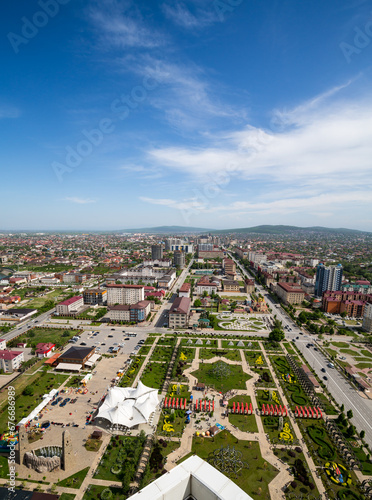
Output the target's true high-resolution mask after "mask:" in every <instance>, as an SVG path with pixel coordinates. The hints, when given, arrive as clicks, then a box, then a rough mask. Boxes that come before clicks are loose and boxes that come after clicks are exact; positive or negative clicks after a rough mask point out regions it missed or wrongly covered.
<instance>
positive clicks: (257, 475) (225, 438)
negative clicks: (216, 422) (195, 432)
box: [192, 431, 278, 500]
mask: <svg viewBox="0 0 372 500" xmlns="http://www.w3.org/2000/svg"><path fill="white" fill-rule="evenodd" d="M221 446H223V447H226V446H230V448H232V447H234V448H235V450H237V451H238V452H240V453H241V454H242V455H241V460H242V461H243V463H244V464H246V465H247V466H248V467H249V468H244V469H243V470H242V471H241V474H240V475H238V477H233V476H231V477H230V479H231V480H232V481H233V482H234V483H236V484H237V485H238V486H239V487H240V488H241V489H242V490H243V491H245V492H246V493H247V494H248V495H250V496H251V497H252V498H254V499H261V498H270V494H269V490H268V484H269V483H270V482H271V481H272V480H273V479H274V477H275V476H276V475H277V472H278V471H277V469H275V467H273V466H272V465H271V464H269V463H268V462H266V461H265V460H264V459H263V458H262V456H261V451H260V447H259V444H258V443H257V442H255V441H254V442H253V441H239V440H238V439H236V438H235V437H234V436H232V435H231V434H230V433H229V432H227V431H222V432H219V433H218V434H217V435H216V436H215V437H214V438H203V437H194V439H193V442H192V452H193V453H195V454H196V455H198V456H199V457H200V458H202V459H204V460H207V461H209V462H211V459H212V454H213V452H214V451H215V450H218V449H220V448H221ZM212 465H213V462H212ZM273 500H274V499H273Z"/></svg>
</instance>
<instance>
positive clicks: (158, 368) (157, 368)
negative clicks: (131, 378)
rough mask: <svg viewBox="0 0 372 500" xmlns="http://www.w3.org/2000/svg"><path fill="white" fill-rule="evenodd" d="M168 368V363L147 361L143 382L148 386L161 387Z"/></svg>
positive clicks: (142, 377)
mask: <svg viewBox="0 0 372 500" xmlns="http://www.w3.org/2000/svg"><path fill="white" fill-rule="evenodd" d="M167 369H168V363H156V362H153V363H147V365H146V368H145V369H144V371H143V373H142V376H141V382H142V383H143V384H145V385H147V387H153V388H154V389H160V388H161V386H162V385H163V382H164V379H165V375H166V374H167Z"/></svg>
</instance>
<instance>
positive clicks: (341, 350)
mask: <svg viewBox="0 0 372 500" xmlns="http://www.w3.org/2000/svg"><path fill="white" fill-rule="evenodd" d="M340 352H342V353H343V354H349V355H350V356H354V357H355V356H360V354H359V351H354V350H353V349H340Z"/></svg>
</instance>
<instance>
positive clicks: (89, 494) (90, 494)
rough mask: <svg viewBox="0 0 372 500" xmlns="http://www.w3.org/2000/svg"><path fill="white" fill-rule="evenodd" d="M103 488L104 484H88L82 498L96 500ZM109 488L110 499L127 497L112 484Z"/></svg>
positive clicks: (117, 499) (118, 499) (115, 499)
mask: <svg viewBox="0 0 372 500" xmlns="http://www.w3.org/2000/svg"><path fill="white" fill-rule="evenodd" d="M105 489H106V486H96V485H94V484H90V485H89V486H88V489H87V491H86V492H85V493H84V496H83V499H84V500H98V499H99V498H101V496H100V495H101V493H102V491H103V490H105ZM109 490H110V491H111V493H112V497H111V500H125V499H126V498H128V495H125V494H124V493H123V490H122V489H121V488H114V487H113V486H110V487H109ZM61 498H62V497H61ZM60 500H61V499H60Z"/></svg>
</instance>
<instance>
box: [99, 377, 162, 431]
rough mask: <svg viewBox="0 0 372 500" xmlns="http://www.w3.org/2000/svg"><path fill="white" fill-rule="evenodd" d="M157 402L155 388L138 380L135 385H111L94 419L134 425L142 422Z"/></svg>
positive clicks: (146, 419)
mask: <svg viewBox="0 0 372 500" xmlns="http://www.w3.org/2000/svg"><path fill="white" fill-rule="evenodd" d="M158 403H159V399H158V391H157V389H151V388H150V387H146V386H145V385H143V384H142V382H138V385H137V387H136V388H135V389H134V388H133V387H112V388H110V389H109V390H108V393H107V396H106V398H105V400H104V402H103V404H102V405H101V407H100V408H99V410H98V414H97V416H96V419H99V418H102V419H106V420H108V421H109V422H110V423H111V424H114V425H123V426H125V427H134V426H135V425H139V424H144V423H147V422H148V419H149V417H150V415H151V413H153V412H154V411H155V409H156V407H157V405H158Z"/></svg>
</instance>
